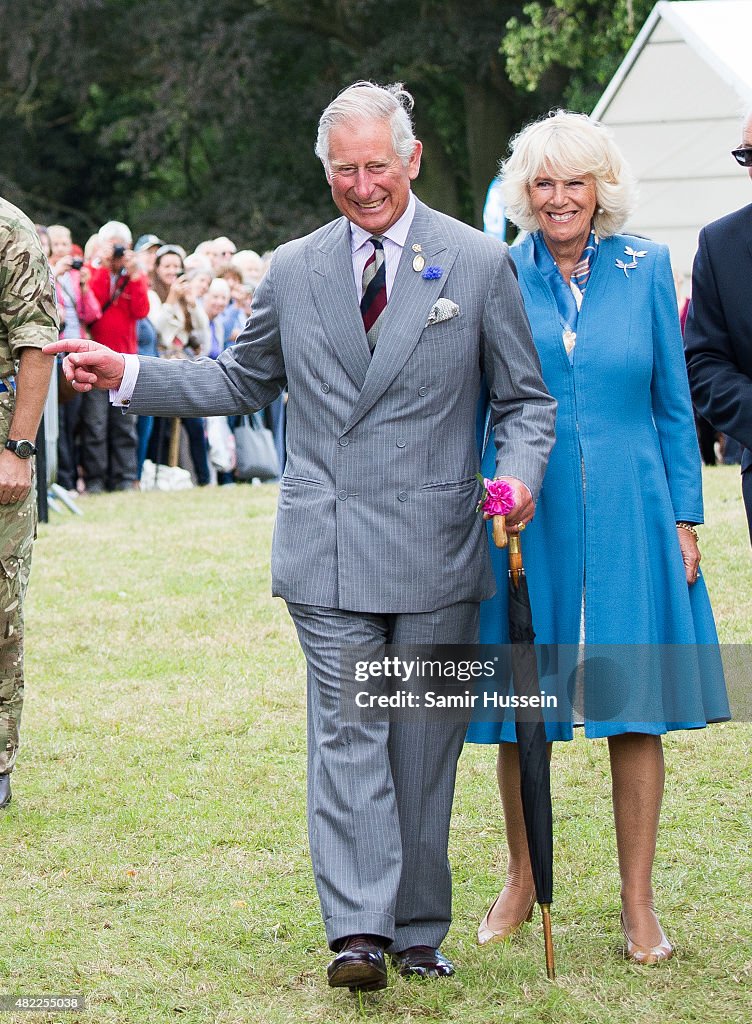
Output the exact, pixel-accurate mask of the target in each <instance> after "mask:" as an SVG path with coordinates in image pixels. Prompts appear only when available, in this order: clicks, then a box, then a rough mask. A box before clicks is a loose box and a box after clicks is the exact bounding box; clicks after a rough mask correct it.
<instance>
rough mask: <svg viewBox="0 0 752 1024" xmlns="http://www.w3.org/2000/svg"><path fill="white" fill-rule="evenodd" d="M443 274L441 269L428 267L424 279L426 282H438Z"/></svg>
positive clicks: (424, 272)
mask: <svg viewBox="0 0 752 1024" xmlns="http://www.w3.org/2000/svg"><path fill="white" fill-rule="evenodd" d="M443 273H444V271H443V270H442V269H441V267H426V269H425V270H424V271H423V274H422V277H423V280H424V281H438V280H439V278H440V277H441V275H442V274H443Z"/></svg>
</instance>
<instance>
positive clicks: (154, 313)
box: [37, 221, 284, 495]
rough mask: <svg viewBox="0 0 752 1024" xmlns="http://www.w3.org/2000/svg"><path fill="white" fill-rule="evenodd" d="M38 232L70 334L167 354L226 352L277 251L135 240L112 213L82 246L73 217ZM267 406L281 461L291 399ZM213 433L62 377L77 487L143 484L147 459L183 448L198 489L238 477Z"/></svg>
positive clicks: (64, 439) (62, 443)
mask: <svg viewBox="0 0 752 1024" xmlns="http://www.w3.org/2000/svg"><path fill="white" fill-rule="evenodd" d="M37 231H38V233H39V237H40V239H41V241H42V245H43V246H44V248H45V250H46V252H47V255H48V258H49V261H50V265H51V268H52V273H53V276H54V279H55V285H56V289H57V298H58V304H59V307H60V322H61V329H60V337H61V338H89V337H90V338H93V339H94V340H95V341H98V342H100V343H102V344H104V345H107V346H108V347H109V348H111V349H113V350H114V351H116V352H123V353H136V352H137V353H139V354H140V355H147V356H156V357H158V358H161V359H199V358H209V359H216V358H217V357H218V356H219V354H220V353H221V352H222V351H223V350H224V349H225V348H227V347H228V346H229V345H233V344H234V343H235V341H236V340H237V338H238V335H239V334H240V332H241V331H242V329H243V326H244V325H245V322H246V320H247V318H248V316H249V315H250V311H251V303H252V301H253V293H254V291H255V289H256V287H257V285H258V283H259V281H260V280H261V278H262V277H263V275H264V273H265V272H266V269H267V265H268V256H267V257H262V256H259V254H258V253H256V252H253V251H252V250H250V249H248V250H242V251H238V250H237V247H236V245H235V243H234V242H233V241H232V240H231V239H229V238H226V237H224V236H221V237H219V238H214V239H209V240H206V241H204V242H201V243H200V244H199V245H198V246H197V247H196V249H195V250H194V251H193V252H192V253H190V254H189V253H187V252H186V250H185V249H184V248H183V247H182V246H180V245H178V244H175V243H172V242H166V241H164V240H163V239H161V238H159V237H158V236H157V235H155V234H145V235H141V236H140V237H139V238H137V239H136V241H135V244H134V243H133V240H132V236H131V232H130V229H129V228H128V226H127V225H126V224H123V223H121V222H120V221H108V222H107V223H106V224H104V225H103V226H102V227H101V228H100V229H99V231H98V232H97V233H96V234H95V235H92V236H91V238H89V239H88V241H87V242H86V244H85V245H84V246H83V248H81V247H80V246H78V245H75V244H74V242H73V239H72V237H71V232H70V231H69V229H68V228H66V227H64V226H63V225H60V224H53V225H50V226H48V227H47V226H42V225H37ZM264 415H265V419H266V422H267V425H268V427H269V428H270V429H271V430H272V431H273V433H274V436H275V443H276V447H277V451H278V452H279V453H282V454H281V458H282V459H283V458H284V455H283V453H284V399H283V398H280V399H278V400H277V402H275V403H274V405H273V407H270V408H269V409H268V410H265V413H264ZM229 426H230V428H232V427H234V426H235V423H234V422H233V421H232V420H230V421H229ZM176 431H177V432H179V433H178V436H176ZM208 436H209V432H208V431H207V423H206V422H205V421H204V420H203V419H199V418H185V419H183V420H181V421H180V422H179V424H178V423H177V422H176V421H163V420H154V419H153V418H152V417H150V416H142V417H139V418H138V419H137V420H136V419H134V418H133V417H131V416H124V415H123V414H122V411H121V410H120V409H115V408H113V407H112V406H111V405H110V403H109V400H108V396H107V394H106V392H101V391H91V392H89V393H87V394H80V393H78V392H75V391H73V390H72V389H70V388H69V387H68V386H67V384H66V382H65V380H64V378H63V377H62V374H59V441H58V475H57V482H58V483H59V484H60V485H61V486H62V487H64V488H65V489H66V490H68V491H70V492H71V494H76V495H78V494H100V493H102V492H104V491H115V490H132V489H136V488H138V487H139V481H140V480H141V476H142V472H143V468H144V464H145V462H146V460H147V459H149V460H151V462H152V463H154V464H156V465H166V464H169V463H170V462H174V461H175V457H176V453H177V457H178V459H179V464H180V465H182V466H183V468H185V469H187V470H188V471H189V472H190V473H191V476H192V479H193V481H194V482H195V483H196V484H198V485H199V486H206V485H207V484H210V483H214V482H216V483H230V482H232V481H233V479H234V476H233V473H232V471H229V472H228V471H227V470H226V467H225V465H223V466H222V469H221V470H219V471H218V469H217V467H216V466H214V465H213V464H212V457H211V456H212V453H211V450H210V446H209V441H208ZM223 455H224V458H223V460H222V461H223V462H224V461H225V460H226V452H225V453H223ZM282 468H283V467H282V466H280V472H281V469H282Z"/></svg>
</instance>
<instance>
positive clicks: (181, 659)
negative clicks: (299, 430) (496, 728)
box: [0, 468, 752, 1024]
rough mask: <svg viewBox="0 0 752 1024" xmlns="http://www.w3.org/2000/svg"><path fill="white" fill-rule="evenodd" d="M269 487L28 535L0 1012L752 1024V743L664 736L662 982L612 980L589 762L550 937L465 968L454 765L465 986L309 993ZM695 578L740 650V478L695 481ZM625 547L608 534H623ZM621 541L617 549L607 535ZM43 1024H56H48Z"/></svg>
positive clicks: (468, 848) (588, 750)
mask: <svg viewBox="0 0 752 1024" xmlns="http://www.w3.org/2000/svg"><path fill="white" fill-rule="evenodd" d="M275 498H276V491H275V489H274V488H273V487H264V488H259V487H256V488H251V487H247V486H245V487H236V488H224V489H206V490H201V491H192V492H185V493H180V494H173V495H167V494H154V493H151V494H115V495H108V496H103V497H100V498H91V499H88V500H86V501H85V502H82V507H84V508H85V511H86V515H85V518H82V519H74V518H72V517H70V516H66V517H60V516H55V517H54V518H53V520H52V521H51V522H50V523H49V524H48V525H45V526H42V528H41V529H40V537H39V541H38V544H37V547H36V551H35V556H34V558H35V564H34V571H33V573H32V581H31V590H30V595H29V601H28V614H27V621H28V657H27V675H28V687H27V694H28V695H27V703H26V711H25V717H24V723H23V748H22V751H21V755H20V758H19V763H18V768H17V771H16V773H15V775H14V801H13V803H12V804H11V806H10V808H9V809H8V810H7V811H6V812H4V813H3V814H1V815H0V836H1V837H2V844H3V846H2V849H3V884H2V928H1V930H0V936H1V938H0V991H3V992H9V993H14V994H30V995H40V994H51V993H61V994H71V993H83V994H85V995H86V997H87V999H88V1001H89V1011H88V1013H86V1014H65V1015H60V1016H59V1017H58V1018H56V1019H60V1020H63V1021H65V1022H73V1021H79V1020H80V1021H95V1022H96V1024H100V1022H101V1024H109V1022H134V1024H162V1022H168V1021H171V1022H172V1021H174V1022H186V1024H189V1022H190V1024H199V1022H201V1024H209V1022H212V1024H240V1022H247V1021H269V1022H274V1024H276V1022H308V1021H327V1022H329V1021H334V1022H340V1021H341V1022H345V1021H355V1020H359V1019H361V1018H363V1017H367V1018H369V1019H372V1020H374V1021H383V1022H387V1021H389V1022H393V1021H396V1022H423V1021H457V1022H463V1024H465V1022H467V1024H469V1022H473V1024H474V1022H491V1021H494V1022H496V1021H502V1020H503V1021H505V1022H517V1021H520V1022H530V1024H532V1022H561V1024H570V1022H571V1024H585V1022H588V1024H589V1022H609V1024H612V1022H613V1024H622V1022H623V1024H627V1022H629V1024H632V1022H634V1021H648V1022H658V1021H686V1022H697V1024H701V1022H703V1024H704V1022H712V1021H718V1022H739V1024H741V1022H745V1024H746V1022H748V1021H749V1020H750V1019H752V999H751V997H750V991H751V990H752V977H751V975H752V928H751V926H750V917H751V916H752V897H751V896H750V890H751V889H752V870H751V868H750V863H751V862H750V854H749V842H750V835H751V834H752V833H751V831H750V826H751V822H750V798H751V797H752V782H751V780H752V758H751V756H750V740H751V739H752V727H750V725H748V724H736V725H722V726H716V727H714V728H711V729H708V730H704V731H702V732H701V733H696V734H689V733H675V734H673V735H671V736H670V737H669V738H668V740H667V742H666V750H667V791H666V801H665V809H664V816H663V827H662V832H661V836H660V840H659V847H660V849H659V858H658V864H657V869H656V890H657V898H658V904H659V909H660V912H661V917H662V920H663V922H664V924H665V926H666V929H667V931H668V933H669V935H670V937H671V938H672V939H673V940H674V941H675V943H676V946H677V954H678V955H677V957H676V959H675V960H674V961H672V962H671V963H669V964H667V965H665V966H663V967H661V968H659V969H657V970H650V969H648V968H639V967H635V966H633V965H630V964H629V963H627V962H626V961H624V959H623V957H622V940H621V935H620V932H619V924H618V922H619V900H618V874H617V868H616V853H615V840H614V832H613V826H612V819H611V808H610V796H609V772H608V759H607V752H606V745H605V742H585V741H584V740H581V739H580V740H577V741H575V742H574V743H572V744H565V745H561V746H559V747H558V748H557V750H556V754H555V760H554V771H553V783H554V800H555V811H554V814H555V836H556V867H555V878H556V893H555V896H556V899H555V904H554V933H555V942H556V952H557V966H558V977H557V980H556V982H555V983H553V984H552V983H550V982H548V981H547V980H546V978H545V971H544V969H543V947H542V936H541V930H540V924H539V921H538V920H537V918H536V921H535V923H534V924H533V925H532V926H530V927H528V928H526V929H525V930H524V931H523V933H522V934H521V935H520V936H519V937H517V938H516V939H515V940H514V941H513V942H512V943H510V944H509V945H508V946H506V947H499V946H494V947H492V948H491V950H490V951H489V950H481V949H480V948H478V947H477V946H476V945H475V942H474V936H475V929H476V927H477V922H478V920H479V918H480V917H481V916H482V914H483V912H484V911H485V909H486V907H487V905H488V904H489V903H490V902H491V900H492V898H493V896H494V894H495V893H496V891H497V889H498V888H499V885H500V881H501V879H502V877H503V871H504V852H503V848H504V842H503V838H504V837H503V829H502V825H501V815H500V810H499V807H498V799H497V796H496V794H495V782H494V751H493V750H492V749H491V748H480V747H470V748H468V750H467V751H466V753H465V755H464V756H463V758H462V760H461V762H460V771H459V780H458V789H457V800H456V805H455V815H454V828H453V833H452V846H451V857H452V862H453V866H454V878H455V920H454V925H453V927H452V930H451V932H450V934H449V937H448V939H447V942H446V944H445V950H446V952H447V953H448V954H449V955H450V956H451V957H452V958H453V959H454V960H455V961H456V964H457V966H458V973H457V975H456V977H455V978H453V979H451V980H447V981H443V982H435V983H427V984H409V983H406V982H404V981H401V980H399V979H395V980H393V981H392V983H391V984H390V987H389V989H388V990H387V991H386V992H383V993H380V994H377V995H372V996H366V997H363V998H362V1000H361V1001H360V1002H359V1001H358V1000H356V999H354V998H353V997H351V996H349V994H348V993H347V992H346V991H345V992H342V991H333V990H330V989H328V988H327V986H326V981H325V974H324V968H325V965H326V963H327V960H328V953H327V950H326V948H325V943H324V940H323V929H322V926H321V923H320V920H319V912H318V902H317V898H316V893H315V889H314V886H313V880H312V876H311V871H310V866H309V861H308V854H307V843H306V835H305V819H304V800H305V707H304V673H303V662H302V658H301V655H300V653H299V650H298V648H297V643H296V640H295V636H294V632H293V629H292V626H291V623H290V621H289V619H288V617H287V613H286V611H285V608H284V606H283V604H282V603H281V602H280V601H277V600H273V599H272V598H271V597H270V581H269V544H270V537H271V530H272V524H273V516H274V505H275ZM706 503H707V519H708V522H709V524H710V525H709V526H707V527H705V528H704V530H703V532H702V547H703V551H704V556H705V560H704V563H703V566H704V570H705V573H706V576H707V579H708V583H709V586H710V589H711V593H712V597H713V600H714V606H715V610H716V615H717V618H718V622H719V627H720V632H721V635H722V639H724V640H726V641H728V642H734V643H739V644H741V643H747V641H748V640H749V638H750V626H751V625H752V587H750V584H749V566H750V551H749V542H748V538H747V534H746V524H745V522H744V516H743V509H742V504H741V500H740V497H739V478H738V471H737V470H735V469H732V468H718V469H714V470H709V471H706ZM624 528H625V524H619V531H623V530H624ZM615 539H617V537H616V535H615ZM30 1019H34V1020H42V1019H48V1018H46V1017H44V1016H43V1015H30V1014H28V1013H27V1014H18V1015H16V1016H13V1015H11V1014H7V1015H3V1014H0V1020H18V1021H26V1022H28V1021H29V1020H30ZM49 1019H52V1018H49Z"/></svg>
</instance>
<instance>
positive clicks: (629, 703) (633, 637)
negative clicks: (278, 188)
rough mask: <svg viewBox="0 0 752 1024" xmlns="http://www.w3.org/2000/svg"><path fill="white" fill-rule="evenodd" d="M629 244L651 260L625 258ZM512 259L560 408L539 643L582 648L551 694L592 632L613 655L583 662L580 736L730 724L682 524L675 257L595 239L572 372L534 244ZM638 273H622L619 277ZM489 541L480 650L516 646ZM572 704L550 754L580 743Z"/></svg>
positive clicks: (536, 589) (549, 486) (697, 513)
mask: <svg viewBox="0 0 752 1024" xmlns="http://www.w3.org/2000/svg"><path fill="white" fill-rule="evenodd" d="M627 246H630V247H631V248H632V249H634V250H637V251H639V252H640V253H644V255H641V256H639V257H630V256H629V255H628V254H626V253H625V247H627ZM511 252H512V255H513V258H514V261H515V263H516V265H517V268H518V271H519V281H520V287H521V289H522V294H523V298H524V301H525V308H526V311H527V315H528V317H529V319H530V324H531V327H532V332H533V338H534V340H535V344H536V346H537V349H538V354H539V356H540V360H541V365H542V369H543V379H544V381H545V383H546V386H547V388H548V389H549V391H550V392H551V394H552V395H553V396H554V398H556V400H557V402H558V403H559V404H558V413H557V423H556V444H555V446H554V449H553V453H552V455H551V459H550V461H549V464H548V468H547V471H546V476H545V479H544V481H543V487H542V490H541V492H540V496H539V499H538V504H537V508H536V513H535V518H534V520H533V522H532V523H531V524H530V525H529V526H528V528H527V530H526V531H525V533H524V534H523V545H522V546H523V555H524V560H525V567H526V572H527V578H528V585H529V588H530V596H531V604H532V610H533V619H534V624H535V630H536V635H537V641H536V642H537V643H540V644H556V645H572V646H571V647H569V648H560V649H559V650H561V651H562V652H563V653H562V656H561V657H560V658H559V663H558V664H553V663H554V662H556V658H555V657H553V658H552V657H551V656H550V654H549V655H547V661H548V663H549V664H548V668H546V666H545V665H543V666H541V671H542V677H541V685H542V686H543V688H544V690H545V691H546V692H547V693H548V694H551V693H552V692H559V693H560V695H561V696H562V698H563V697H564V691H565V690H567V688H568V692H569V695H570V697H571V695H572V685H573V679H574V676H575V673H574V672H573V671H572V670H573V666H574V664H575V662H574V661H573V660H572V658H573V654H572V652H575V654H574V659H575V661H576V650H577V647H576V645H577V644H578V643H579V641H580V637H581V628H582V625H583V623H584V637H585V643H586V645H588V646H587V647H586V649H585V650H586V651H587V652H589V653H588V657H592V654H593V652H594V651H595V652H598V653H600V654H603V655H604V656H605V657H606V661H604V659H603V658H600V665H601V671H600V672H599V671H598V670H597V667H596V663H595V662H593V668H592V671H590V670H589V669H588V667H587V662H586V666H585V669H584V670H583V669H582V668H581V669H580V679H581V680H582V679H584V688H585V703H584V709H583V710H584V714H583V718H584V726H585V733H586V735H588V736H610V735H616V734H619V733H624V732H634V731H637V732H647V733H654V734H661V733H664V732H666V731H668V730H670V729H678V728H697V727H701V726H704V725H706V724H707V723H708V722H711V721H720V720H724V719H726V718H728V717H729V709H728V701H727V697H726V688H725V683H724V678H723V671H722V667H721V662H720V655H719V651H718V647H717V635H716V631H715V625H714V622H713V614H712V611H711V608H710V602H709V600H708V594H707V590H706V587H705V582H704V580H703V578H702V574H701V573H700V575H699V577H698V580H697V582H696V583H695V584H694V585H693V586H692V587H689V586H688V585H687V582H686V577H685V572H684V565H683V562H682V558H681V552H680V548H679V542H678V539H677V531H676V525H675V524H676V522H677V520H688V521H690V522H694V523H700V522H702V520H703V507H702V481H701V468H700V456H699V451H698V445H697V438H696V434H695V427H694V420H693V415H692V407H691V402H690V396H689V387H688V384H687V374H686V369H685V363H684V355H683V349H682V339H681V333H680V328H679V320H678V315H677V303H676V297H675V291H674V283H673V276H672V272H671V265H670V261H669V255H668V250H667V249H666V247H665V246H661V245H658V244H656V243H653V242H650V241H648V240H646V239H644V238H635V237H633V236H629V235H617V236H614V237H611V238H606V239H603V240H602V241H601V243H600V246H599V250H598V254H597V258H596V260H595V264H594V266H593V268H592V273H591V276H590V280H589V282H588V286H587V290H586V293H585V297H584V300H583V303H582V309H581V311H580V315H579V321H578V325H577V342H576V346H575V349H574V355H573V359H572V361H571V362H570V359H569V357H568V356H567V354H566V351H565V349H564V344H563V341H562V328H561V322H560V319H559V316H558V311H557V307H556V303H555V301H554V297H553V294H552V293H551V291H550V289H549V287H548V285H547V284H546V282H545V281H544V279H543V277H542V275H541V273H540V272H539V270H538V268H537V267H536V265H535V262H534V255H533V254H534V247H533V240H532V238H530V237H528V238H527V239H525V241H524V242H523V243H522V244H521V245H519V246H516V247H515V248H513V249H512V250H511ZM634 260H636V262H637V266H636V267H634V268H631V269H629V268H628V269H627V270H626V271H625V270H624V269H623V268H621V267H620V266H619V265H618V264H617V261H620V262H621V263H622V264H629V263H630V262H633V261H634ZM494 455H495V453H494V451H493V444H491V445H489V446H488V447H487V449H486V452H485V455H484V458H483V467H482V468H483V473H484V475H485V476H493V472H494ZM489 542H490V541H489ZM490 543H491V551H492V558H493V561H494V569H495V572H496V576H497V582H498V593H497V595H496V597H495V598H493V599H492V600H491V601H487V602H485V603H484V604H483V605H482V606H481V642H482V643H487V644H499V643H506V642H507V639H508V634H507V627H506V603H507V602H506V592H507V572H506V568H507V563H506V553H505V552H500V551H498V550H497V549H496V548H495V547H494V546H493V543H492V542H490ZM583 607H584V619H583ZM590 645H608V646H606V647H603V648H601V647H595V648H592V647H591V646H590ZM604 664H607V665H608V668H607V670H605V671H604V670H603V665H604ZM552 666H553V667H552ZM583 672H584V675H583ZM599 688H600V689H601V693H600V695H599V692H598V690H599ZM604 688H605V689H607V690H609V693H608V698H607V700H606V701H605V706H607V710H606V711H605V712H604V711H603V707H602V706H601V707H600V709H599V696H601V697H602V696H603V691H604ZM601 703H602V702H601ZM565 705H566V700H564V699H561V700H560V701H559V708H560V710H559V711H558V712H552V713H550V714H549V712H546V717H547V722H546V729H547V734H548V738H549V740H551V739H571V738H572V716H571V714H570V713H569V712H567V713H566V714H563V713H562V711H561V708H562V707H563V706H565ZM615 708H616V709H617V711H615V710H614V709H615ZM617 712H618V713H617ZM512 715H513V713H512V712H509V713H507V719H506V720H505V721H504V722H503V723H502V722H501V721H480V720H479V721H474V722H473V723H472V724H471V726H470V729H469V731H468V737H467V738H468V740H469V741H471V742H478V743H496V742H498V741H499V740H500V739H503V740H508V741H513V740H514V738H515V734H514V723H513V718H512ZM496 717H500V716H499V715H497V716H496Z"/></svg>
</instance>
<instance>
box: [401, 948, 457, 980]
mask: <svg viewBox="0 0 752 1024" xmlns="http://www.w3.org/2000/svg"><path fill="white" fill-rule="evenodd" d="M391 958H392V964H393V965H394V966H395V968H396V969H397V973H398V974H401V975H402V977H403V978H450V977H451V976H452V975H453V974H454V964H453V963H452V962H451V961H450V960H447V958H446V957H445V956H444V954H443V953H442V952H441V950H440V949H433V947H432V946H408V948H407V949H403V950H402V951H401V952H399V953H392V954H391Z"/></svg>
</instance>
